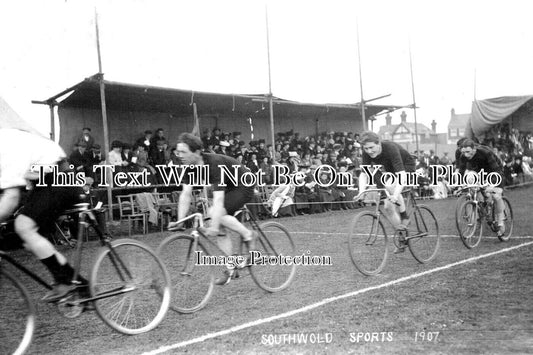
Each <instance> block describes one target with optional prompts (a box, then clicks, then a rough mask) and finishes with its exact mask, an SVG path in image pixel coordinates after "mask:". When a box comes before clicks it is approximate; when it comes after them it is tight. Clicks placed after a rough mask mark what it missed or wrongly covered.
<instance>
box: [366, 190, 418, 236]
mask: <svg viewBox="0 0 533 355" xmlns="http://www.w3.org/2000/svg"><path fill="white" fill-rule="evenodd" d="M370 192H378V193H380V198H379V200H377V199H376V209H375V211H374V213H375V214H376V216H377V218H378V219H377V221H378V223H376V228H377V225H378V224H379V220H380V218H381V216H383V217H384V218H385V220H386V221H387V222H388V223H389V225H391V226H392V227H393V228H395V226H394V225H393V223H392V222H391V220H390V219H389V217H388V216H387V214H386V213H385V212H384V211H383V210H382V208H381V206H382V205H383V202H384V201H385V200H386V199H388V198H389V197H390V193H389V191H387V189H368V190H365V191H363V192H362V193H361V194H360V195H361V196H362V195H364V194H367V193H370ZM382 192H385V194H386V197H381V193H382ZM402 195H403V196H404V202H405V210H406V211H407V217H408V218H409V220H410V221H411V223H412V220H411V217H412V216H413V215H414V213H415V211H416V210H417V209H418V206H417V204H416V199H415V197H414V195H413V190H412V189H407V190H405V191H402ZM405 195H407V197H405ZM409 207H410V208H409ZM418 219H419V218H418V217H417V216H416V214H415V218H414V223H415V224H416V227H417V230H418V231H421V230H427V228H426V227H427V226H426V221H424V220H423V219H422V220H421V221H419V220H418ZM421 223H422V226H423V227H424V229H422V228H421ZM424 236H425V233H418V234H415V235H409V236H407V237H406V240H409V239H413V238H420V237H424Z"/></svg>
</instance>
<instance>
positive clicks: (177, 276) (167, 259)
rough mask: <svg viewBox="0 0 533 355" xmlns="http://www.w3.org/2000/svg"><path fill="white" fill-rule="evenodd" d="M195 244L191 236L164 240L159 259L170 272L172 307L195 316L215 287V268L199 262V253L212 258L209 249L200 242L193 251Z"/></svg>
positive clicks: (170, 237) (159, 250)
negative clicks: (197, 253) (197, 254)
mask: <svg viewBox="0 0 533 355" xmlns="http://www.w3.org/2000/svg"><path fill="white" fill-rule="evenodd" d="M193 243H194V238H193V237H191V236H189V235H186V234H174V235H170V236H168V237H167V238H165V239H164V240H163V241H162V242H161V244H160V245H159V247H158V248H157V254H158V255H159V258H161V260H163V262H164V263H165V265H166V266H167V269H168V270H171V271H170V274H171V277H170V279H171V285H172V286H171V287H172V300H171V302H170V308H171V309H172V310H173V311H175V312H179V313H194V312H197V311H199V310H200V309H202V308H204V307H205V306H206V304H207V302H208V301H209V299H210V298H211V296H212V294H213V289H214V286H215V274H214V270H213V267H210V266H209V265H197V263H196V261H197V256H196V255H195V253H196V251H202V252H203V253H204V254H205V255H209V254H208V253H207V249H206V248H205V247H204V246H203V245H202V243H201V242H200V241H198V243H197V246H196V249H195V250H193ZM184 252H185V253H184ZM193 271H194V273H193ZM206 271H207V272H206ZM193 277H194V278H193Z"/></svg>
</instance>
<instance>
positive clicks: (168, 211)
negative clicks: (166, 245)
mask: <svg viewBox="0 0 533 355" xmlns="http://www.w3.org/2000/svg"><path fill="white" fill-rule="evenodd" d="M152 196H153V197H154V201H155V204H156V207H157V211H158V216H157V218H158V223H159V224H160V226H161V232H163V229H164V228H165V226H166V225H167V224H168V222H169V221H170V220H171V217H172V216H177V214H178V212H177V210H178V203H177V202H174V201H173V199H172V196H171V194H170V193H166V192H154V193H152Z"/></svg>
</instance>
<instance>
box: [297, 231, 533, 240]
mask: <svg viewBox="0 0 533 355" xmlns="http://www.w3.org/2000/svg"><path fill="white" fill-rule="evenodd" d="M290 233H291V234H320V235H348V233H347V232H316V231H314V232H293V231H291V232H290ZM360 235H365V234H360ZM389 237H390V235H389ZM440 237H441V238H459V236H458V235H456V234H441V235H440ZM481 239H498V237H494V236H490V237H485V236H482V237H481ZM513 239H533V235H517V236H514V235H513V236H511V240H513Z"/></svg>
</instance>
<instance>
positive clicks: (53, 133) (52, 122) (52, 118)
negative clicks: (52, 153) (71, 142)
mask: <svg viewBox="0 0 533 355" xmlns="http://www.w3.org/2000/svg"><path fill="white" fill-rule="evenodd" d="M54 105H55V102H49V103H48V107H50V139H51V140H53V141H54V142H55V140H56V122H55V121H56V117H55V115H54Z"/></svg>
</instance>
